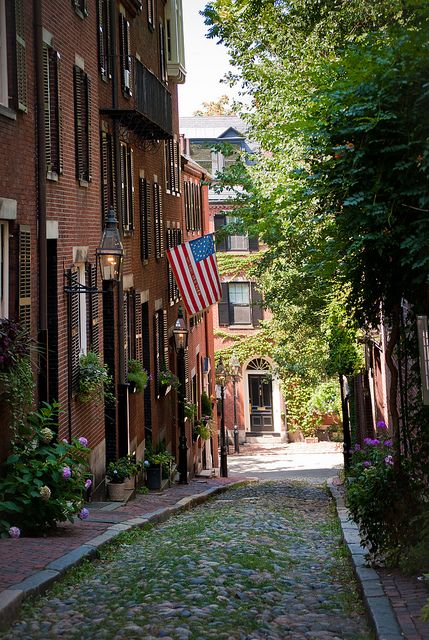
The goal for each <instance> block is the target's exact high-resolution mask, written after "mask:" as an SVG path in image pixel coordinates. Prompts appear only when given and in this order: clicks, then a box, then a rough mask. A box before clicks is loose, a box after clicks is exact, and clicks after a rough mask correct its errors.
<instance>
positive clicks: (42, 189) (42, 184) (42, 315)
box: [33, 0, 49, 402]
mask: <svg viewBox="0 0 429 640" xmlns="http://www.w3.org/2000/svg"><path fill="white" fill-rule="evenodd" d="M41 5H42V3H41V0H34V1H33V14H34V59H35V75H36V114H37V125H36V140H37V209H38V249H39V251H38V253H39V326H38V342H39V350H40V351H39V380H38V383H39V402H41V401H43V400H45V401H48V400H49V372H48V291H47V289H48V257H47V243H46V175H45V174H46V151H45V110H44V96H43V27H42V6H41Z"/></svg>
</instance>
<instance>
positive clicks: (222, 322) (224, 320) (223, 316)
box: [218, 282, 230, 327]
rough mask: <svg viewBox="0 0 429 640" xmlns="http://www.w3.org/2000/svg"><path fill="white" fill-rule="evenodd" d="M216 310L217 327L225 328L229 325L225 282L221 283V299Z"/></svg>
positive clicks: (226, 284) (226, 285)
mask: <svg viewBox="0 0 429 640" xmlns="http://www.w3.org/2000/svg"><path fill="white" fill-rule="evenodd" d="M218 309H219V326H220V327H227V326H228V325H229V324H230V320H229V300H228V283H227V282H222V298H221V299H220V300H219V302H218Z"/></svg>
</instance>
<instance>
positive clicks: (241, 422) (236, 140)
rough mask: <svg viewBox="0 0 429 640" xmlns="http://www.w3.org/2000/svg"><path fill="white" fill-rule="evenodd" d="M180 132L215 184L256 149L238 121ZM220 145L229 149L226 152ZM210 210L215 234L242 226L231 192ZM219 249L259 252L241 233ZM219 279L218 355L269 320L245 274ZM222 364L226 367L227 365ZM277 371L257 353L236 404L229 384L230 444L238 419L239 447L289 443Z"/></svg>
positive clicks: (199, 124)
mask: <svg viewBox="0 0 429 640" xmlns="http://www.w3.org/2000/svg"><path fill="white" fill-rule="evenodd" d="M180 131H181V133H182V134H183V135H184V136H185V139H186V143H187V152H188V153H189V154H190V156H191V157H192V158H193V159H194V160H195V161H197V162H198V163H199V164H200V165H202V167H204V168H205V169H206V170H207V171H208V172H209V173H210V174H211V175H212V176H214V179H215V178H216V174H217V173H219V172H222V171H223V170H224V169H225V168H228V165H229V164H230V163H233V162H234V161H235V158H236V153H235V151H234V150H235V149H237V151H245V152H247V153H251V152H252V148H253V147H252V143H251V142H250V141H249V140H248V139H247V138H246V134H245V126H244V123H243V121H242V120H241V119H240V118H238V117H236V116H194V117H186V118H181V119H180ZM222 144H224V145H226V146H225V147H224V148H222ZM209 206H210V223H209V226H210V230H211V231H217V230H218V229H220V228H222V227H223V226H225V225H226V224H231V223H234V222H237V221H238V220H237V218H236V216H235V215H234V204H233V202H232V194H231V192H228V191H226V190H222V191H221V192H219V191H218V190H215V189H214V188H210V189H209ZM216 248H217V252H218V253H219V254H220V255H221V256H222V254H223V253H225V254H228V255H229V256H231V257H232V256H233V255H236V256H237V257H240V256H247V255H250V254H252V253H255V254H256V253H257V252H258V251H259V249H260V246H259V242H258V239H257V238H251V237H249V236H248V235H244V234H242V233H237V234H229V235H227V236H226V237H224V239H221V240H218V242H217V247H216ZM220 275H221V282H222V299H221V300H220V301H219V303H218V305H217V309H215V310H214V336H215V352H218V351H220V350H222V349H224V348H225V347H231V346H232V345H233V344H234V342H235V343H237V340H244V341H248V340H249V339H251V338H252V336H255V335H256V334H257V333H258V331H259V329H258V327H259V323H260V321H261V320H263V319H267V318H268V317H269V316H270V314H269V311H268V310H266V309H264V308H263V306H262V296H261V292H260V291H259V290H258V288H257V286H256V283H255V282H254V281H253V279H252V278H249V276H248V275H247V274H246V273H245V271H243V272H241V273H237V272H235V273H234V274H233V275H230V274H229V273H226V272H222V270H220ZM224 364H225V365H226V366H228V364H229V363H228V362H225V363H224ZM273 365H274V362H273V361H272V359H270V358H269V357H265V356H261V354H260V353H258V352H256V351H255V353H253V354H252V355H251V356H250V357H248V358H246V361H245V362H242V363H241V368H240V372H239V374H240V375H239V378H238V380H237V384H236V385H235V391H236V396H235V402H234V385H233V384H232V382H231V378H229V381H228V383H227V385H226V387H225V422H226V429H227V431H228V432H229V434H230V436H231V439H232V432H233V429H234V422H235V421H234V413H235V418H236V425H237V427H238V429H239V439H240V441H241V442H243V441H248V442H250V441H255V440H260V439H265V440H267V439H268V440H270V441H272V440H273V438H275V439H276V440H277V438H279V439H281V440H284V439H285V437H286V434H285V424H284V421H283V420H282V413H283V411H284V402H283V397H282V394H281V390H280V382H279V380H278V378H277V377H276V376H275V374H274V373H273V371H275V367H273ZM234 405H235V411H234Z"/></svg>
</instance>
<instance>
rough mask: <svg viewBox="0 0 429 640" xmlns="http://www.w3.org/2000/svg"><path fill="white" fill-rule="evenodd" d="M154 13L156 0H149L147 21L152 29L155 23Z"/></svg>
mask: <svg viewBox="0 0 429 640" xmlns="http://www.w3.org/2000/svg"><path fill="white" fill-rule="evenodd" d="M154 13H155V10H154V0H147V21H148V24H149V27H150V28H151V29H152V30H153V27H154V24H155V18H154Z"/></svg>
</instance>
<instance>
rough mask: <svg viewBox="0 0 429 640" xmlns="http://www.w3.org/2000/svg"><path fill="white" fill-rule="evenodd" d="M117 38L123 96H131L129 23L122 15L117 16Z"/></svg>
mask: <svg viewBox="0 0 429 640" xmlns="http://www.w3.org/2000/svg"><path fill="white" fill-rule="evenodd" d="M119 37H120V52H121V53H120V55H121V80H122V93H123V94H124V96H126V97H128V96H132V95H133V93H132V90H131V44H130V23H129V21H128V20H127V19H126V17H125V16H124V14H123V13H120V14H119Z"/></svg>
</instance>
